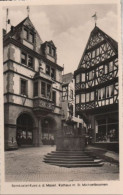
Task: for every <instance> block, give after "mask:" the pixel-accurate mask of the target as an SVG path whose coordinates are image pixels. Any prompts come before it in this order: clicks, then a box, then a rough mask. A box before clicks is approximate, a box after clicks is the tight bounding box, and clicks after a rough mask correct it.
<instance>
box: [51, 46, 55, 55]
mask: <svg viewBox="0 0 123 195" xmlns="http://www.w3.org/2000/svg"><path fill="white" fill-rule="evenodd" d="M52 54H53V57H55V49H54V48H52Z"/></svg>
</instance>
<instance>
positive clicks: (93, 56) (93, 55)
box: [92, 50, 95, 58]
mask: <svg viewBox="0 0 123 195" xmlns="http://www.w3.org/2000/svg"><path fill="white" fill-rule="evenodd" d="M92 58H95V50H94V51H92Z"/></svg>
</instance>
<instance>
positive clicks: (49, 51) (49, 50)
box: [48, 46, 52, 55]
mask: <svg viewBox="0 0 123 195" xmlns="http://www.w3.org/2000/svg"><path fill="white" fill-rule="evenodd" d="M48 53H49V54H50V55H51V54H52V52H51V47H50V46H48Z"/></svg>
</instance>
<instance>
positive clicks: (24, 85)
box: [21, 79, 27, 95]
mask: <svg viewBox="0 0 123 195" xmlns="http://www.w3.org/2000/svg"><path fill="white" fill-rule="evenodd" d="M21 95H27V80H24V79H21Z"/></svg>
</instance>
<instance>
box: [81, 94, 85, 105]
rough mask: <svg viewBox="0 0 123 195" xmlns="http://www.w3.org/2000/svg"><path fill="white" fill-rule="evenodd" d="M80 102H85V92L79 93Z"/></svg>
mask: <svg viewBox="0 0 123 195" xmlns="http://www.w3.org/2000/svg"><path fill="white" fill-rule="evenodd" d="M81 102H82V103H85V94H81Z"/></svg>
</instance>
